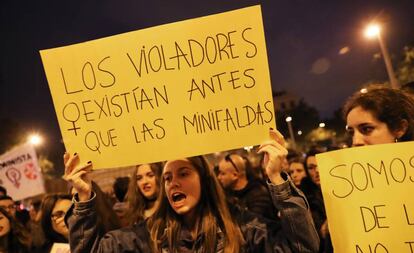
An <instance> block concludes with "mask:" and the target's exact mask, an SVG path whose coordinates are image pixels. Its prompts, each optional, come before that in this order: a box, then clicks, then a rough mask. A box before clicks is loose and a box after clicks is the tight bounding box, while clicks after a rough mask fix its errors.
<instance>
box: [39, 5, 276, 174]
mask: <svg viewBox="0 0 414 253" xmlns="http://www.w3.org/2000/svg"><path fill="white" fill-rule="evenodd" d="M40 54H41V57H42V61H43V65H44V69H45V72H46V76H47V80H48V83H49V87H50V91H51V94H52V98H53V103H54V106H55V110H56V114H57V118H58V121H59V125H60V129H61V132H62V136H63V139H64V143H65V146H66V149H67V150H68V151H70V152H78V153H80V154H81V158H83V159H88V160H91V161H93V163H94V167H95V168H110V167H119V166H128V165H133V164H137V163H146V162H154V161H160V160H166V159H173V158H177V157H186V156H193V155H198V154H206V153H211V152H215V151H220V150H228V149H233V148H239V147H243V146H251V145H255V144H258V143H259V142H260V141H262V140H264V139H265V138H267V135H268V129H269V127H275V118H274V109H273V101H272V93H271V85H270V76H269V70H268V63H267V53H266V45H265V38H264V31H263V24H262V17H261V10H260V6H253V7H249V8H244V9H239V10H235V11H230V12H225V13H221V14H216V15H211V16H206V17H201V18H196V19H191V20H185V21H181V22H176V23H171V24H166V25H161V26H157V27H152V28H148V29H143V30H138V31H134V32H129V33H124V34H120V35H116V36H112V37H107V38H103V39H98V40H93V41H88V42H84V43H80V44H75V45H70V46H65V47H60V48H54V49H48V50H42V51H41V52H40ZM86 161H87V160H86Z"/></svg>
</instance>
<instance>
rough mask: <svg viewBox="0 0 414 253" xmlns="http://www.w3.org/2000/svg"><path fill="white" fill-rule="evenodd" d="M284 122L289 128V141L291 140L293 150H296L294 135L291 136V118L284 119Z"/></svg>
mask: <svg viewBox="0 0 414 253" xmlns="http://www.w3.org/2000/svg"><path fill="white" fill-rule="evenodd" d="M286 122H287V124H288V128H289V135H290V139H292V147H293V149H296V141H295V135H294V134H293V127H292V117H290V116H288V117H286Z"/></svg>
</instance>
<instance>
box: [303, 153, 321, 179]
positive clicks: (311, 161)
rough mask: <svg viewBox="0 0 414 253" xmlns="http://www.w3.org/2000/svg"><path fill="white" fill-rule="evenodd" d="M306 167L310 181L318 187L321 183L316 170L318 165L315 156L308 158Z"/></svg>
mask: <svg viewBox="0 0 414 253" xmlns="http://www.w3.org/2000/svg"><path fill="white" fill-rule="evenodd" d="M306 167H307V169H308V172H309V175H310V177H311V179H312V181H313V182H314V183H315V184H317V185H320V184H321V181H320V178H319V168H318V163H317V162H316V156H309V157H308V158H307V159H306Z"/></svg>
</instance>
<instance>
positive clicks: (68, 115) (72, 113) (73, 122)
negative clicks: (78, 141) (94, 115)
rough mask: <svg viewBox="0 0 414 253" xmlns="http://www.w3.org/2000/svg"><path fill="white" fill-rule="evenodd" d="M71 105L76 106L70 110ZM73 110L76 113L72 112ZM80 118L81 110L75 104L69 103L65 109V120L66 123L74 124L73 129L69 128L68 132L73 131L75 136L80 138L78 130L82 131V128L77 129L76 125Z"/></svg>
mask: <svg viewBox="0 0 414 253" xmlns="http://www.w3.org/2000/svg"><path fill="white" fill-rule="evenodd" d="M69 105H74V107H73V106H71V107H70V108H68V106H69ZM71 108H75V109H76V110H75V111H76V112H75V111H74V110H72V111H70V109H71ZM74 115H76V116H74ZM69 117H71V118H73V119H70V118H69ZM79 117H80V111H79V108H78V107H77V106H76V104H75V103H69V104H67V105H65V107H64V108H63V118H65V120H66V121H68V122H71V123H72V126H73V127H72V128H68V129H67V130H68V131H73V132H74V134H75V136H78V131H77V130H80V129H81V128H80V127H77V126H76V124H75V123H76V121H78V120H79Z"/></svg>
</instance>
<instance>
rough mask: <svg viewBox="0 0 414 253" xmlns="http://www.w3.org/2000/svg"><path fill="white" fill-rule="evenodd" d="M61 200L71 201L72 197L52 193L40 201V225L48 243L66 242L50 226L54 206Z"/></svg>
mask: <svg viewBox="0 0 414 253" xmlns="http://www.w3.org/2000/svg"><path fill="white" fill-rule="evenodd" d="M61 199H67V200H72V196H71V195H69V194H65V193H54V194H49V195H46V196H45V197H44V198H43V200H42V205H41V208H40V209H41V218H40V223H41V225H42V229H43V232H44V233H45V238H46V239H47V241H48V242H49V243H55V242H63V243H67V242H68V240H67V239H66V238H65V237H64V236H63V235H61V234H59V233H58V232H56V231H55V230H54V229H53V226H52V218H51V217H52V211H53V208H54V207H55V205H56V202H57V201H58V200H61Z"/></svg>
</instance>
